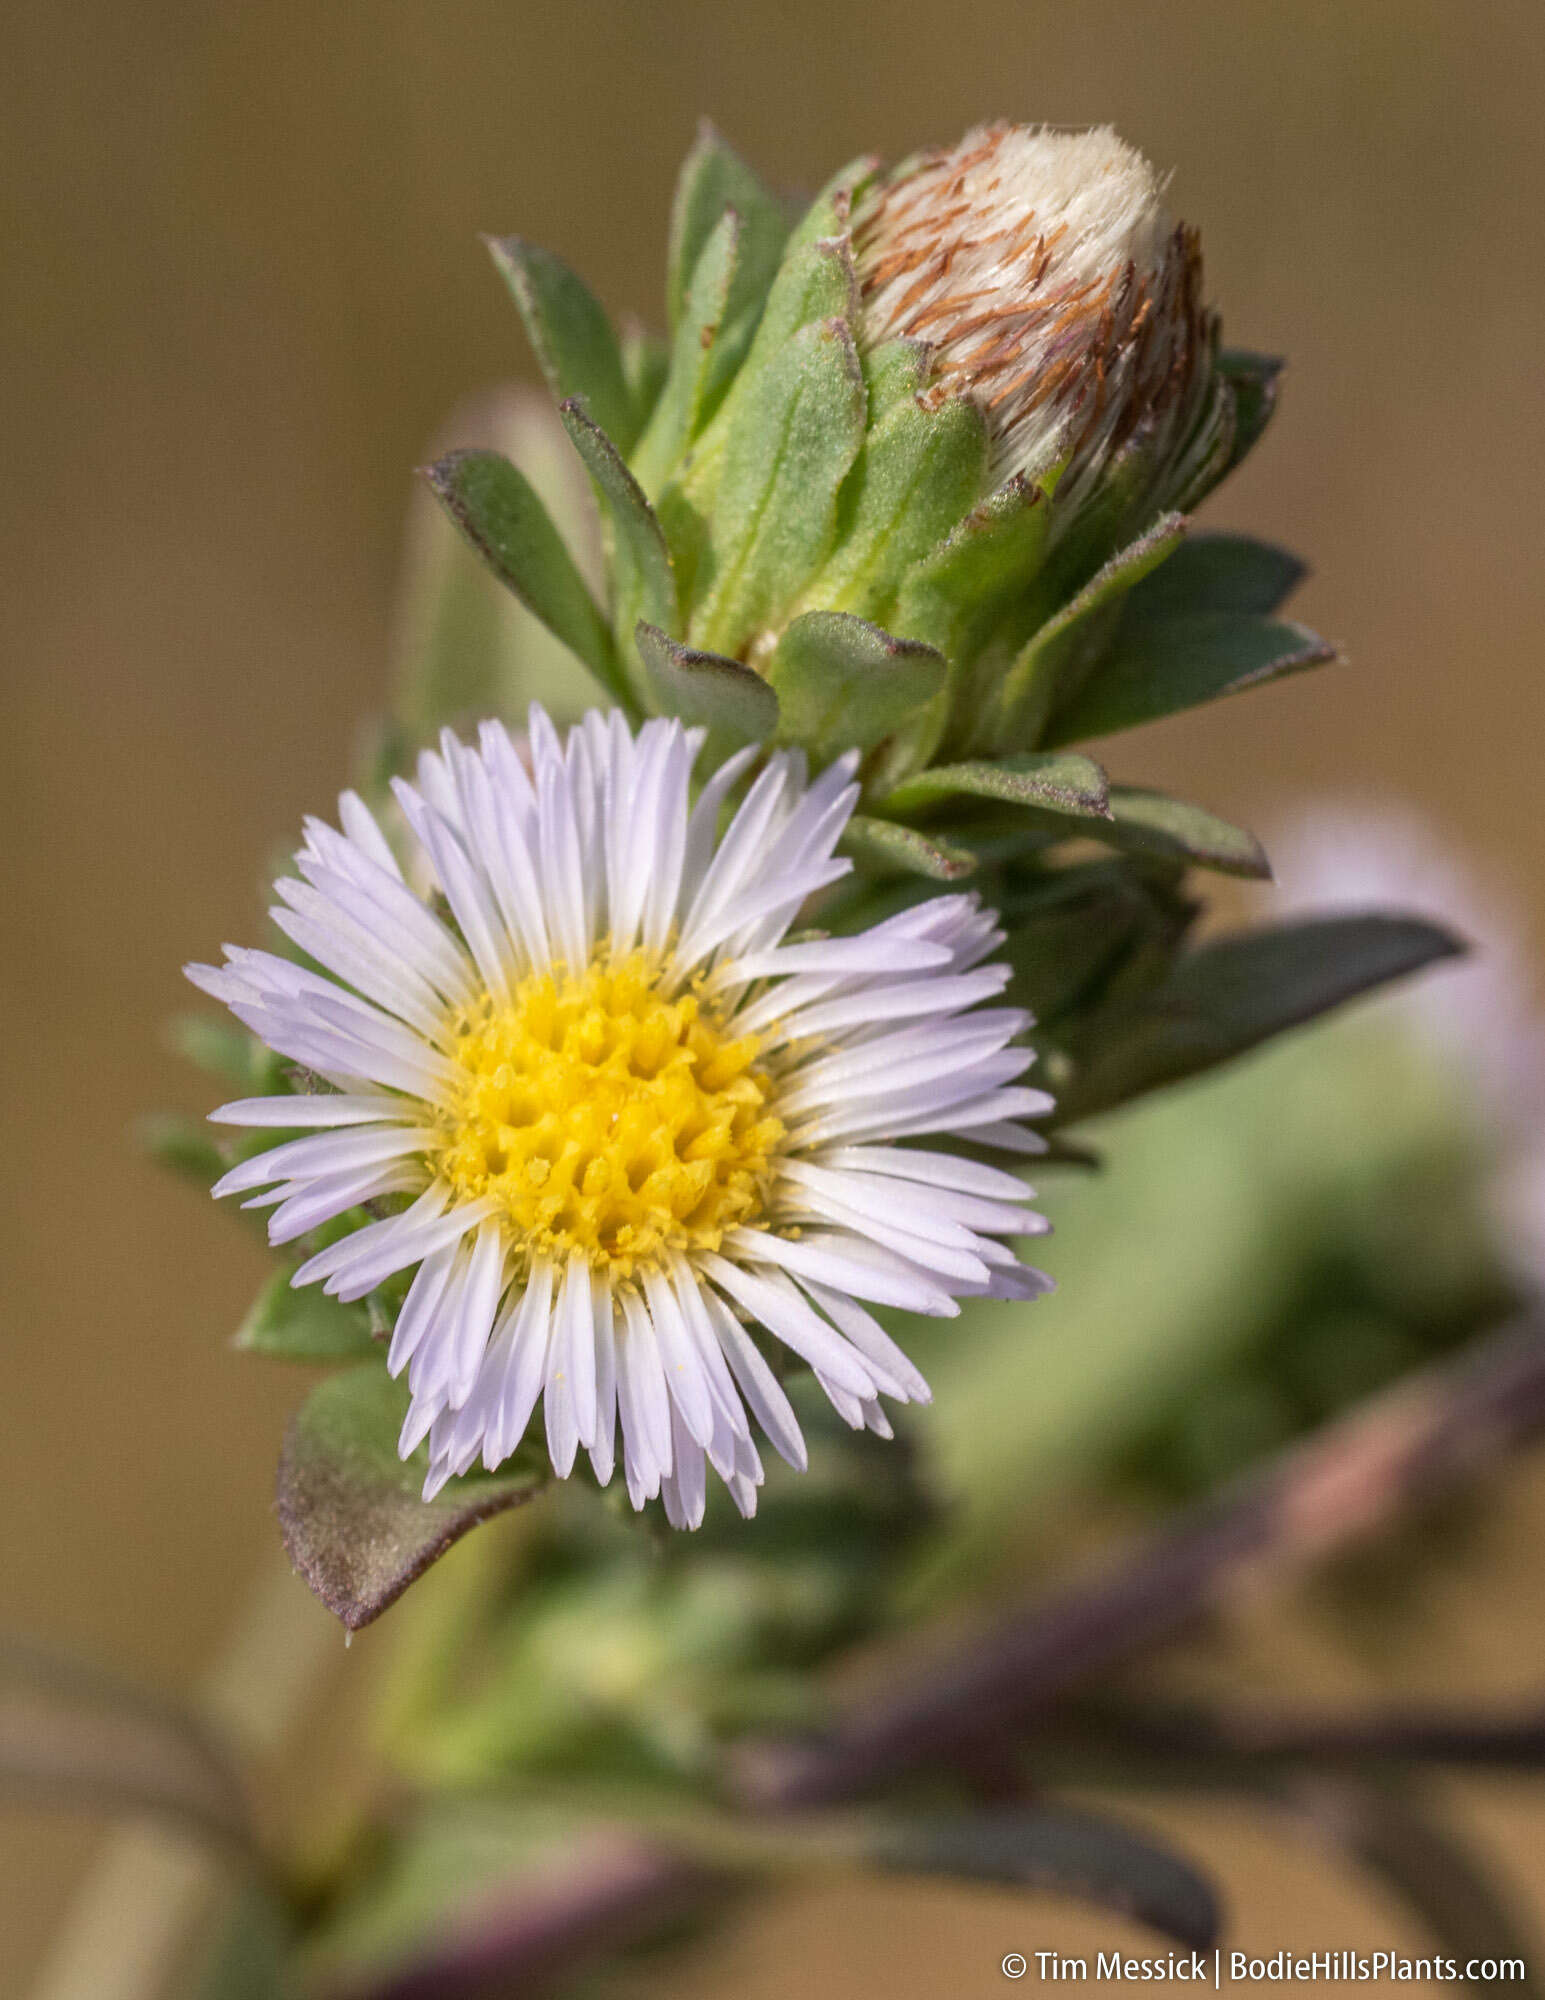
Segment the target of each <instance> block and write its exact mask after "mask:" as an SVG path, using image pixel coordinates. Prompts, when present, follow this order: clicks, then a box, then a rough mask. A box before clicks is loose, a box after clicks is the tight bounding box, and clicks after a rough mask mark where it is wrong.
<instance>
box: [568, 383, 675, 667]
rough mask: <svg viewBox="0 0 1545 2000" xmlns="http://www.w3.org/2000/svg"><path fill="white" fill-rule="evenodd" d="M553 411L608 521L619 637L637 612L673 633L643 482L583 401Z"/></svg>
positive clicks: (668, 570)
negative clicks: (581, 463)
mask: <svg viewBox="0 0 1545 2000" xmlns="http://www.w3.org/2000/svg"><path fill="white" fill-rule="evenodd" d="M558 414H559V415H560V416H561V417H562V418H563V423H564V428H565V429H566V430H567V431H568V434H569V437H570V439H571V440H572V442H573V445H574V449H575V450H576V451H577V452H578V453H579V456H580V458H581V460H582V461H583V463H584V467H585V470H586V471H587V472H588V473H589V474H590V477H591V479H592V480H593V481H594V483H595V488H596V492H597V493H598V494H599V496H600V499H601V505H602V507H603V508H604V510H605V513H606V517H607V519H608V520H609V522H610V523H611V529H612V572H613V586H612V588H613V604H612V616H613V618H614V620H615V625H616V631H617V634H618V636H619V639H621V638H622V636H623V635H625V634H631V633H632V631H633V629H634V627H635V626H636V625H637V623H638V621H639V619H640V618H643V619H646V620H647V621H648V622H649V624H651V625H658V626H659V628H660V629H661V631H662V632H669V633H671V634H672V635H673V636H678V635H679V633H680V629H681V616H680V611H679V609H678V606H677V600H676V575H675V571H674V569H673V567H672V564H671V552H670V550H669V548H668V547H667V546H666V541H665V531H664V530H663V529H662V528H661V526H660V523H659V520H658V518H657V516H656V514H655V511H654V509H653V508H652V507H651V506H650V504H649V502H648V501H647V500H646V499H645V498H644V492H643V488H642V487H641V486H640V485H639V483H638V481H637V480H636V479H635V478H634V477H633V475H632V473H631V472H629V470H628V468H627V466H626V465H625V464H624V463H623V460H622V454H621V453H620V452H619V451H618V449H617V447H616V445H615V444H614V443H613V442H612V440H611V439H610V438H609V437H608V436H607V435H606V433H605V431H604V430H602V429H601V427H600V426H599V425H598V424H597V423H596V422H595V420H594V419H593V418H592V417H591V415H590V412H589V411H588V410H587V409H586V408H585V406H584V404H583V403H581V402H578V401H576V400H572V399H571V400H570V401H569V402H567V403H564V404H562V405H561V406H560V408H559V412H558Z"/></svg>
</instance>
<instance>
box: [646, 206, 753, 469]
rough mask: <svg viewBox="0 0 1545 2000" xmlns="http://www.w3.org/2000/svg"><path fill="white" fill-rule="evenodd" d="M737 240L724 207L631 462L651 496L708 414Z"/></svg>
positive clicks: (731, 213) (735, 223)
mask: <svg viewBox="0 0 1545 2000" xmlns="http://www.w3.org/2000/svg"><path fill="white" fill-rule="evenodd" d="M741 236H742V230H741V221H740V217H739V216H738V215H737V214H736V212H735V210H734V209H732V208H727V209H726V210H725V211H724V213H723V214H722V215H721V216H720V217H719V221H718V224H717V226H716V227H715V228H714V229H713V230H712V231H711V232H710V234H709V236H708V240H707V241H706V242H705V243H704V245H703V249H702V254H701V255H700V256H699V258H698V260H697V265H696V268H695V269H694V271H693V273H692V282H691V284H690V285H689V286H688V288H687V294H686V297H685V299H684V300H683V301H682V309H681V317H680V320H679V322H678V324H677V327H676V332H675V335H674V337H673V339H672V341H671V348H670V364H669V368H668V370H667V373H666V377H665V383H664V386H663V388H662V390H661V392H660V398H659V401H658V402H657V403H656V404H655V407H654V412H653V414H652V415H651V417H650V419H649V423H648V425H647V426H646V427H645V430H644V434H643V436H642V437H641V438H640V439H639V443H638V449H637V451H636V452H635V454H634V458H633V470H634V473H635V475H636V477H637V479H638V481H639V484H640V485H641V486H644V487H646V488H648V489H649V490H650V491H651V492H653V491H654V490H655V489H656V488H657V487H658V486H659V484H660V482H661V481H662V480H663V479H664V478H665V476H666V475H667V473H669V471H670V470H671V468H672V467H673V466H674V465H675V464H676V462H677V460H678V459H679V458H680V457H681V455H682V453H683V452H684V451H685V450H686V449H687V447H688V445H689V444H691V442H692V440H693V439H694V438H695V437H696V436H697V434H698V432H699V431H700V430H701V429H702V426H703V423H704V421H705V420H706V417H707V415H708V403H709V387H710V379H711V378H710V365H709V364H710V358H711V356H712V355H713V353H714V350H715V347H716V346H717V343H718V339H719V335H720V331H721V329H722V327H723V324H724V320H725V316H726V313H727V311H728V307H729V297H730V284H731V280H732V279H733V277H734V275H735V266H736V260H737V258H738V256H739V254H740V246H741Z"/></svg>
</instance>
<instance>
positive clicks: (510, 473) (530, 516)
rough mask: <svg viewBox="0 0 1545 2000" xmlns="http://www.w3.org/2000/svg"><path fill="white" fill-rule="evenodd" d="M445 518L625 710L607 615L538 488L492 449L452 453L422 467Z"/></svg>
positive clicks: (629, 699) (629, 700) (627, 694)
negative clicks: (589, 587)
mask: <svg viewBox="0 0 1545 2000" xmlns="http://www.w3.org/2000/svg"><path fill="white" fill-rule="evenodd" d="M424 477H425V479H427V480H428V482H429V484H430V486H431V487H432V488H433V489H434V491H435V493H436V495H437V496H438V497H439V499H440V501H441V503H442V505H443V506H444V507H445V509H446V511H447V513H449V515H450V516H451V519H452V520H453V521H454V522H455V523H456V525H457V526H458V527H459V528H460V529H461V531H462V533H463V534H464V535H465V536H466V538H467V540H468V541H469V542H470V543H471V545H472V547H473V548H474V549H475V550H476V551H477V553H478V555H480V556H481V557H482V559H483V561H484V562H485V563H486V564H487V565H488V567H489V568H490V569H491V570H492V571H493V573H494V575H495V576H497V577H498V578H499V580H500V582H501V583H503V584H505V585H506V586H507V587H508V589H510V590H511V591H513V592H514V594H515V596H516V597H517V598H519V600H520V602H521V603H522V604H523V605H524V606H525V607H526V609H527V610H528V611H529V612H531V614H532V615H533V616H534V617H536V618H539V619H540V620H541V622H542V623H543V624H544V625H545V626H546V627H547V629H548V631H549V632H551V633H552V634H553V636H554V637H555V638H557V639H560V640H561V641H562V642H563V644H564V645H565V646H567V647H568V648H569V650H570V652H572V653H574V654H575V655H576V656H577V657H578V658H579V659H580V660H581V661H583V663H584V664H585V665H586V666H587V667H588V668H589V669H590V671H591V673H592V674H594V675H595V677H596V679H597V680H598V681H599V682H600V683H601V685H602V687H604V688H605V689H606V690H607V692H608V693H610V694H611V695H613V696H614V697H615V698H616V699H617V700H618V701H621V702H623V703H624V704H625V705H626V706H627V707H628V708H630V709H631V708H634V707H635V706H636V705H635V703H634V700H633V695H632V691H631V690H630V689H629V688H628V686H627V683H626V682H625V680H624V679H623V676H622V672H621V669H620V667H619V665H618V661H617V651H616V647H615V646H614V645H613V643H612V636H611V633H610V632H609V631H608V630H607V627H606V620H605V619H604V618H603V617H602V616H601V613H600V611H599V610H598V609H597V607H596V603H595V599H594V598H593V597H592V596H591V595H590V591H589V589H588V587H587V586H586V583H585V579H584V578H583V577H582V576H581V575H580V573H579V571H578V569H577V568H576V567H575V564H574V558H573V557H572V556H571V555H570V554H569V552H568V549H567V548H566V547H565V545H564V541H563V537H562V536H561V535H560V534H559V533H558V530H557V529H556V528H555V527H554V526H553V522H552V517H551V515H550V514H549V513H548V511H547V509H546V508H545V507H544V506H543V504H542V502H541V500H540V498H539V497H538V495H537V491H536V488H535V487H534V486H533V485H532V484H531V482H530V480H529V479H527V477H526V476H525V474H524V473H523V472H522V471H521V470H520V469H519V467H517V466H515V465H512V464H511V463H510V461H509V460H508V459H507V458H502V457H501V456H500V455H499V453H498V452H496V451H453V452H449V453H448V454H447V455H446V456H445V457H444V458H441V459H437V460H436V461H435V463H434V464H433V465H430V466H426V467H425V468H424Z"/></svg>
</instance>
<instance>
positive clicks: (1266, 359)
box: [1218, 347, 1287, 472]
mask: <svg viewBox="0 0 1545 2000" xmlns="http://www.w3.org/2000/svg"><path fill="white" fill-rule="evenodd" d="M1286 365H1287V364H1286V363H1285V362H1284V361H1283V360H1282V359H1281V357H1280V356H1278V355H1275V354H1251V353H1249V352H1247V351H1246V350H1245V349H1243V348H1237V347H1235V348H1229V347H1226V348H1224V349H1223V351H1222V353H1221V354H1219V356H1218V372H1219V374H1220V375H1222V376H1223V377H1224V378H1225V379H1226V380H1227V382H1228V384H1229V386H1230V387H1231V388H1232V390H1233V391H1234V442H1233V449H1232V451H1231V453H1230V456H1229V462H1228V470H1229V471H1230V472H1232V471H1233V469H1234V467H1235V466H1236V465H1238V464H1239V462H1240V460H1241V459H1243V458H1245V457H1246V456H1248V454H1249V453H1250V452H1252V451H1254V449H1255V447H1256V445H1257V444H1259V443H1260V440H1261V435H1262V433H1263V432H1264V431H1265V429H1266V426H1267V425H1268V424H1269V423H1270V422H1271V420H1272V418H1273V417H1274V416H1275V415H1276V412H1277V385H1278V381H1279V378H1280V377H1281V374H1282V370H1283V368H1284V367H1285V366H1286Z"/></svg>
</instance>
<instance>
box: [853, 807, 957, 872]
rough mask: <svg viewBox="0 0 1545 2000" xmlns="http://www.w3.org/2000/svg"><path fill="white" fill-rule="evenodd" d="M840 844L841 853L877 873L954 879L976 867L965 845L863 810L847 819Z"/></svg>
mask: <svg viewBox="0 0 1545 2000" xmlns="http://www.w3.org/2000/svg"><path fill="white" fill-rule="evenodd" d="M841 846H842V850H843V852H844V853H846V854H851V855H853V856H854V857H855V859H857V860H859V861H862V862H864V863H865V864H866V865H867V866H868V867H870V868H873V869H874V870H875V871H876V872H877V873H880V874H890V875H924V876H926V877H927V878H928V879H929V881H931V882H958V881H960V879H961V878H962V876H965V875H970V874H972V873H973V872H974V871H975V868H976V856H975V855H974V854H973V853H972V852H971V850H970V849H969V848H967V847H960V846H957V845H956V843H955V842H954V841H951V840H943V839H941V838H940V837H939V836H938V835H937V834H932V833H921V832H919V831H918V829H917V828H916V827H915V826H901V825H899V824H898V823H897V822H896V821H895V820H891V819H873V818H871V817H870V816H869V815H868V814H867V813H855V814H854V815H853V817H852V818H851V819H850V820H849V821H848V823H847V827H846V829H845V831H844V833H843V836H842V841H841Z"/></svg>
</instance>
